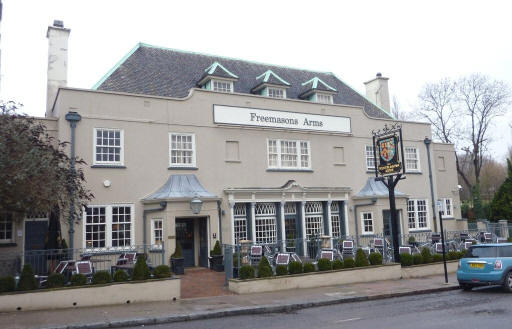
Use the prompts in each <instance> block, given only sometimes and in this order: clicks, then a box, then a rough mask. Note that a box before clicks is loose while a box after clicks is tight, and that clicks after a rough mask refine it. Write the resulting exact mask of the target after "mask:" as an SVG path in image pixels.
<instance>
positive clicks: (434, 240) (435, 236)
mask: <svg viewBox="0 0 512 329" xmlns="http://www.w3.org/2000/svg"><path fill="white" fill-rule="evenodd" d="M439 241H441V234H440V233H432V244H434V243H438V242H439Z"/></svg>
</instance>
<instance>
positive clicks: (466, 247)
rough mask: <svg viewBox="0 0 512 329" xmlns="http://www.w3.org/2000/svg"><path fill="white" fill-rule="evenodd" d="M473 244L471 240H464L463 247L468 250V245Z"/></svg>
mask: <svg viewBox="0 0 512 329" xmlns="http://www.w3.org/2000/svg"><path fill="white" fill-rule="evenodd" d="M472 245H473V241H465V242H464V249H466V250H468V249H469V247H471V246H472Z"/></svg>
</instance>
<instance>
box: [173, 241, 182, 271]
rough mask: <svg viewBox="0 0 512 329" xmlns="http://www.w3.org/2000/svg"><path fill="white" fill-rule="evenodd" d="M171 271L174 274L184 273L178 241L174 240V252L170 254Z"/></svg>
mask: <svg viewBox="0 0 512 329" xmlns="http://www.w3.org/2000/svg"><path fill="white" fill-rule="evenodd" d="M171 271H172V272H173V273H175V274H185V266H184V265H183V253H182V251H181V244H180V243H179V242H176V249H175V250H174V254H172V255H171Z"/></svg>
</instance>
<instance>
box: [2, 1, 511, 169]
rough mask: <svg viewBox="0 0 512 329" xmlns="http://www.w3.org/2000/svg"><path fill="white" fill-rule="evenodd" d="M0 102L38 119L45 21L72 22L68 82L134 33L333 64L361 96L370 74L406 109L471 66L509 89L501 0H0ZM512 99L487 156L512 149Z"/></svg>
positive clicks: (224, 51)
mask: <svg viewBox="0 0 512 329" xmlns="http://www.w3.org/2000/svg"><path fill="white" fill-rule="evenodd" d="M2 2H3V4H4V6H3V15H2V22H1V27H0V29H1V30H0V31H1V43H0V48H1V68H0V70H1V82H0V99H2V100H15V101H18V102H21V103H23V104H24V109H23V111H24V112H26V113H28V114H30V115H34V116H44V112H45V104H46V70H47V58H48V41H47V39H46V30H47V27H48V25H51V24H52V22H53V20H54V19H58V20H62V21H64V26H65V27H67V28H70V29H71V34H70V38H69V58H68V86H70V87H77V88H91V87H92V86H93V85H94V84H95V83H96V82H97V81H98V80H99V79H100V78H101V77H102V76H103V75H104V74H105V73H106V72H107V71H108V70H109V69H110V68H111V67H112V66H113V65H114V64H115V63H117V62H118V61H119V60H120V59H121V58H122V57H123V56H124V55H125V54H126V53H127V52H128V51H129V50H130V49H131V48H133V47H134V46H135V45H136V44H137V43H138V42H146V43H149V44H153V45H158V46H163V47H169V48H176V49H182V50H189V51H195V52H202V53H207V54H215V55H222V56H228V57H235V58H241V59H246V60H253V61H258V62H264V63H270V64H278V65H285V66H291V67H297V68H304V69H310V70H319V71H326V72H333V73H335V74H336V75H337V76H338V77H340V78H341V79H343V80H344V81H345V82H346V83H348V84H349V85H350V86H351V87H353V88H354V89H356V90H358V91H359V92H361V93H363V94H364V93H365V88H364V85H363V82H365V81H368V80H370V79H372V78H374V77H375V74H376V73H377V72H381V73H382V74H383V76H385V77H389V78H390V80H389V89H390V95H391V96H392V97H393V96H395V97H396V98H397V99H398V101H399V103H400V106H401V109H402V110H404V111H413V110H414V109H416V107H417V104H418V100H417V96H418V94H419V92H420V90H421V88H422V86H423V85H424V84H425V83H427V82H436V81H439V80H440V79H442V78H444V77H450V78H458V77H460V76H463V75H468V74H471V73H482V74H486V75H488V76H489V77H491V78H493V79H498V80H503V81H505V82H506V83H508V85H509V86H510V88H512V42H511V40H512V37H511V32H512V23H511V21H510V13H511V12H512V3H511V2H510V1H492V0H488V1H455V0H453V1H437V0H431V1H413V0H409V1H382V0H380V1H344V0H343V1H341V0H338V1H322V0H316V1H298V0H295V1H286V0H281V1H278V0H273V1H267V0H259V1H243V0H236V1H223V0H217V1H200V0H194V1H152V0H145V1H140V0H139V1H131V0H124V1H117V0H109V1H107V0H45V1H41V0H32V1H29V0H2ZM509 124H512V106H511V109H510V110H509V111H508V113H507V114H506V115H505V117H503V118H500V119H499V120H497V121H496V123H495V126H494V127H493V129H492V136H491V137H492V139H493V142H492V144H491V147H490V152H491V155H492V156H493V157H495V158H497V159H498V160H503V159H504V156H505V153H506V149H507V147H508V146H512V128H511V127H510V126H509Z"/></svg>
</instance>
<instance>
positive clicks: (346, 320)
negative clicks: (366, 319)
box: [335, 318, 361, 323]
mask: <svg viewBox="0 0 512 329" xmlns="http://www.w3.org/2000/svg"><path fill="white" fill-rule="evenodd" d="M356 320H361V318H351V319H345V320H338V321H336V322H335V323H342V322H348V321H356Z"/></svg>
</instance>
